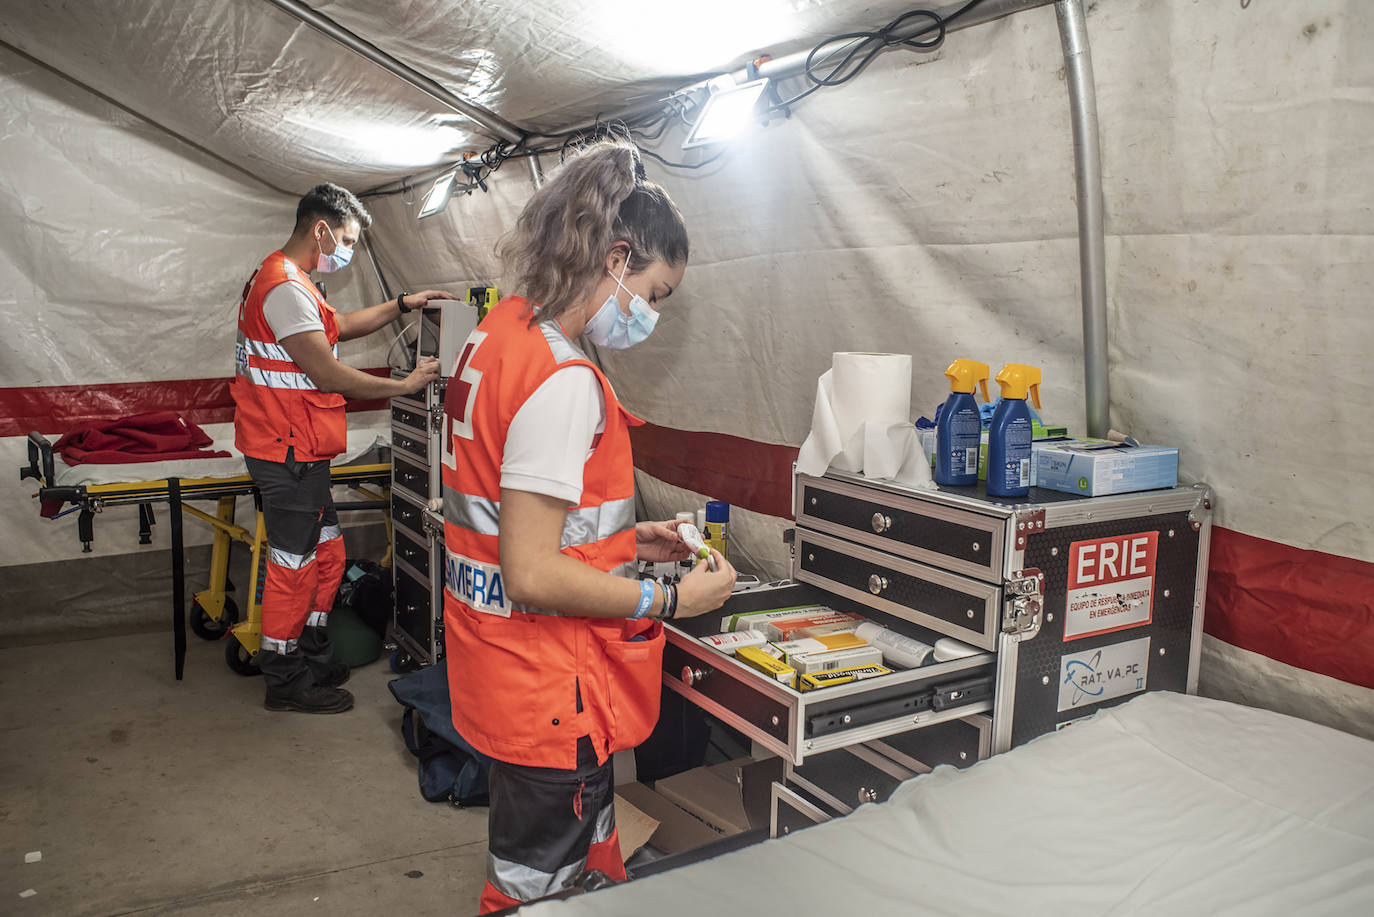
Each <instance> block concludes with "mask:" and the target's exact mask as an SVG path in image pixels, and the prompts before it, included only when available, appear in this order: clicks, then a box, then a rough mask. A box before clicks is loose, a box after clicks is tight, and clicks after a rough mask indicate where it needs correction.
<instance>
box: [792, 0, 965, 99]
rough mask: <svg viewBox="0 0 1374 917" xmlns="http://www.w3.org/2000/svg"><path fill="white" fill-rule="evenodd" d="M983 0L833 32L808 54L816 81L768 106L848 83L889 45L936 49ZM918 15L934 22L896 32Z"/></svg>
mask: <svg viewBox="0 0 1374 917" xmlns="http://www.w3.org/2000/svg"><path fill="white" fill-rule="evenodd" d="M982 2H983V0H969V2H968V3H965V4H964V5H963V6H961V7H959V9H957V10H955V11H954V12H952V13H950V14H949V15H948V16H941V15H940V14H939V13H937V12H935V11H934V10H926V9H914V10H907V11H906V12H905V13H902V14H901V15H900V16H898V17H897V18H896V19H893V20H892V21H891V22H889V23H888V24H887V25H885V26H883V27H882V28H881V29H877V30H875V31H871V32H846V33H844V34H841V35H832V36H831V37H829V38H827V39H825V40H824V41H822V42H820V43H819V44H817V45H816V46H815V47H814V48H812V49H811V53H809V54H808V55H807V56H806V66H805V68H804V70H803V73H804V75H805V76H806V78H807V79H808V80H810V81H811V83H812V84H813V85H811V86H810V87H808V88H807V89H805V90H803V91H802V92H800V93H798V94H797V95H795V96H793V97H792V98H790V99H788V100H786V101H785V102H778V103H776V104H775V105H773V106H771V107H770V108H769V109H768V110H769V111H770V112H771V111H777V110H778V109H782V108H788V107H790V106H792V105H795V104H796V103H797V102H800V101H801V100H802V99H804V98H806V97H807V96H809V95H811V93H813V92H815V91H816V90H818V89H822V88H824V87H826V86H839V85H841V84H843V83H847V82H849V81H850V80H852V79H854V77H856V76H858V75H859V74H860V73H862V72H863V70H864V68H865V67H867V66H868V65H869V63H870V62H872V60H873V59H874V58H875V57H877V56H878V55H879V54H880V53H882V52H883V51H885V50H887V49H888V48H895V47H897V46H899V45H906V46H908V47H912V48H919V49H921V50H923V51H931V50H934V49H936V48H938V47H940V45H942V44H943V43H944V40H945V35H946V34H947V32H948V26H949V24H950V23H951V22H954V21H955V20H956V19H958V18H959V17H960V16H963V15H964V14H965V13H967V12H968V11H969V10H971V9H973V8H974V7H976V6H978V5H979V4H980V3H982ZM915 18H925V19H928V20H930V24H929V25H927V26H926V27H925V28H923V29H921V30H920V31H918V32H915V33H914V34H912V35H909V36H907V37H906V38H896V37H895V36H894V33H895V32H896V31H897V30H898V29H899V28H901V27H902V26H903V25H906V24H907V23H908V22H909V21H910V20H912V19H915ZM932 32H934V33H935V37H934V38H931V39H928V40H922V38H923V37H924V36H926V35H929V34H930V33H932ZM836 44H839V45H840V46H839V47H836V48H833V49H832V50H830V51H828V52H826V53H825V55H824V57H823V58H822V59H821V60H819V61H818V60H817V59H816V58H817V55H820V54H821V53H822V52H823V51H824V50H825V49H826V48H827V47H830V46H832V45H836ZM836 55H843V56H842V57H841V58H840V60H839V62H838V63H836V64H835V65H834V66H833V67H831V68H830V69H829V71H828V72H826V73H825V74H823V75H818V74H817V70H818V68H820V67H823V66H825V65H826V64H827V63H828V62H829V61H831V60H833V59H834V58H835V57H836Z"/></svg>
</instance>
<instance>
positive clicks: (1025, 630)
mask: <svg viewBox="0 0 1374 917" xmlns="http://www.w3.org/2000/svg"><path fill="white" fill-rule="evenodd" d="M1002 588H1003V590H1004V592H1005V594H1006V604H1005V607H1004V609H1003V614H1002V633H1004V634H1020V635H1022V637H1023V638H1024V639H1030V638H1031V637H1034V636H1035V635H1036V634H1038V633H1039V632H1040V625H1041V623H1042V622H1043V620H1044V610H1045V574H1044V573H1042V572H1041V571H1039V570H1036V569H1033V568H1032V569H1027V570H1017V571H1016V574H1015V575H1014V576H1012V577H1011V578H1010V579H1008V580H1007V581H1006V582H1005V583H1003V584H1002Z"/></svg>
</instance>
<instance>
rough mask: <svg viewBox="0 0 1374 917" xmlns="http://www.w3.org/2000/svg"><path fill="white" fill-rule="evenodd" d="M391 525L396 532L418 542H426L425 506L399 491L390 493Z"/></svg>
mask: <svg viewBox="0 0 1374 917" xmlns="http://www.w3.org/2000/svg"><path fill="white" fill-rule="evenodd" d="M391 524H392V525H393V526H394V527H395V529H396V531H398V532H400V531H401V530H403V529H404V531H405V534H407V535H410V536H412V537H414V538H417V539H420V540H428V538H429V535H428V534H427V533H426V532H425V504H424V503H422V502H420V501H419V500H417V499H416V498H414V497H410V496H407V495H406V494H403V493H400V492H399V491H395V490H393V491H392V492H391Z"/></svg>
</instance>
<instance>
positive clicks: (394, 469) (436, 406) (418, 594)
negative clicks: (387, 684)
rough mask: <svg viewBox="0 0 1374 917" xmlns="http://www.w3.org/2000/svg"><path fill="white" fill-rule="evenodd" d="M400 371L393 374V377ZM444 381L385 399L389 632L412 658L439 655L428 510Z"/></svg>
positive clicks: (437, 577)
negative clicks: (391, 591) (392, 601)
mask: <svg viewBox="0 0 1374 917" xmlns="http://www.w3.org/2000/svg"><path fill="white" fill-rule="evenodd" d="M401 375H402V374H400V373H399V371H398V372H394V373H393V377H394V378H399V377H400V376H401ZM443 397H444V385H443V382H442V380H441V381H439V382H432V383H430V385H429V386H428V388H427V389H426V390H425V391H424V392H417V393H416V394H415V395H408V396H404V397H400V398H393V399H392V400H391V446H392V457H391V484H392V487H391V521H392V536H393V541H392V548H393V559H394V561H395V562H394V563H393V565H392V571H393V572H392V575H393V578H394V584H395V588H396V607H395V609H394V613H393V617H392V627H391V635H392V637H393V638H394V639H395V641H396V644H397V646H398V647H399V648H400V649H401V650H402V651H403V653H404V654H405V655H406V656H409V657H410V659H411V660H412V661H413V662H416V663H419V664H421V665H431V664H433V663H435V662H437V661H439V660H440V659H442V658H443V656H444V636H443V635H444V618H443V615H444V601H443V585H444V562H443V547H444V528H443V518H442V516H439V515H437V514H434V513H431V512H430V511H429V509H428V505H429V498H430V497H431V496H438V495H439V494H440V493H442V488H441V483H440V477H439V471H440V463H439V459H440V457H441V456H440V439H439V433H440V430H439V427H440V424H439V422H438V421H439V418H440V417H441V416H442V411H443Z"/></svg>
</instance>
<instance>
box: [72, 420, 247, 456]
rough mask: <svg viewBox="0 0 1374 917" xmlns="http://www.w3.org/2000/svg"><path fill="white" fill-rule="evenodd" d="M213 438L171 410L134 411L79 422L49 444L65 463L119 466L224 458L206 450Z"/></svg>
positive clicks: (220, 453) (221, 453) (227, 454)
mask: <svg viewBox="0 0 1374 917" xmlns="http://www.w3.org/2000/svg"><path fill="white" fill-rule="evenodd" d="M212 442H213V440H211V439H210V437H209V436H208V435H207V434H206V432H205V431H204V430H202V429H201V428H200V427H198V426H196V425H195V424H193V423H190V422H189V421H187V420H185V419H184V418H183V417H182V416H181V415H180V414H177V413H175V412H173V411H156V412H153V413H151V414H135V415H133V416H132V417H121V418H120V419H119V420H106V421H99V422H96V423H88V424H82V425H81V426H79V427H76V428H75V429H72V430H68V431H67V432H66V433H65V434H63V436H62V438H61V439H59V440H58V441H57V442H56V443H54V444H53V447H52V448H53V451H54V452H57V453H59V454H61V456H62V460H63V461H65V462H66V463H67V464H68V465H81V464H86V463H90V464H100V465H120V464H131V463H133V462H164V461H168V460H171V459H191V458H227V457H228V456H229V455H230V453H228V452H215V451H211V450H207V449H206V448H205V447H206V446H208V445H210V444H211V443H212Z"/></svg>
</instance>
